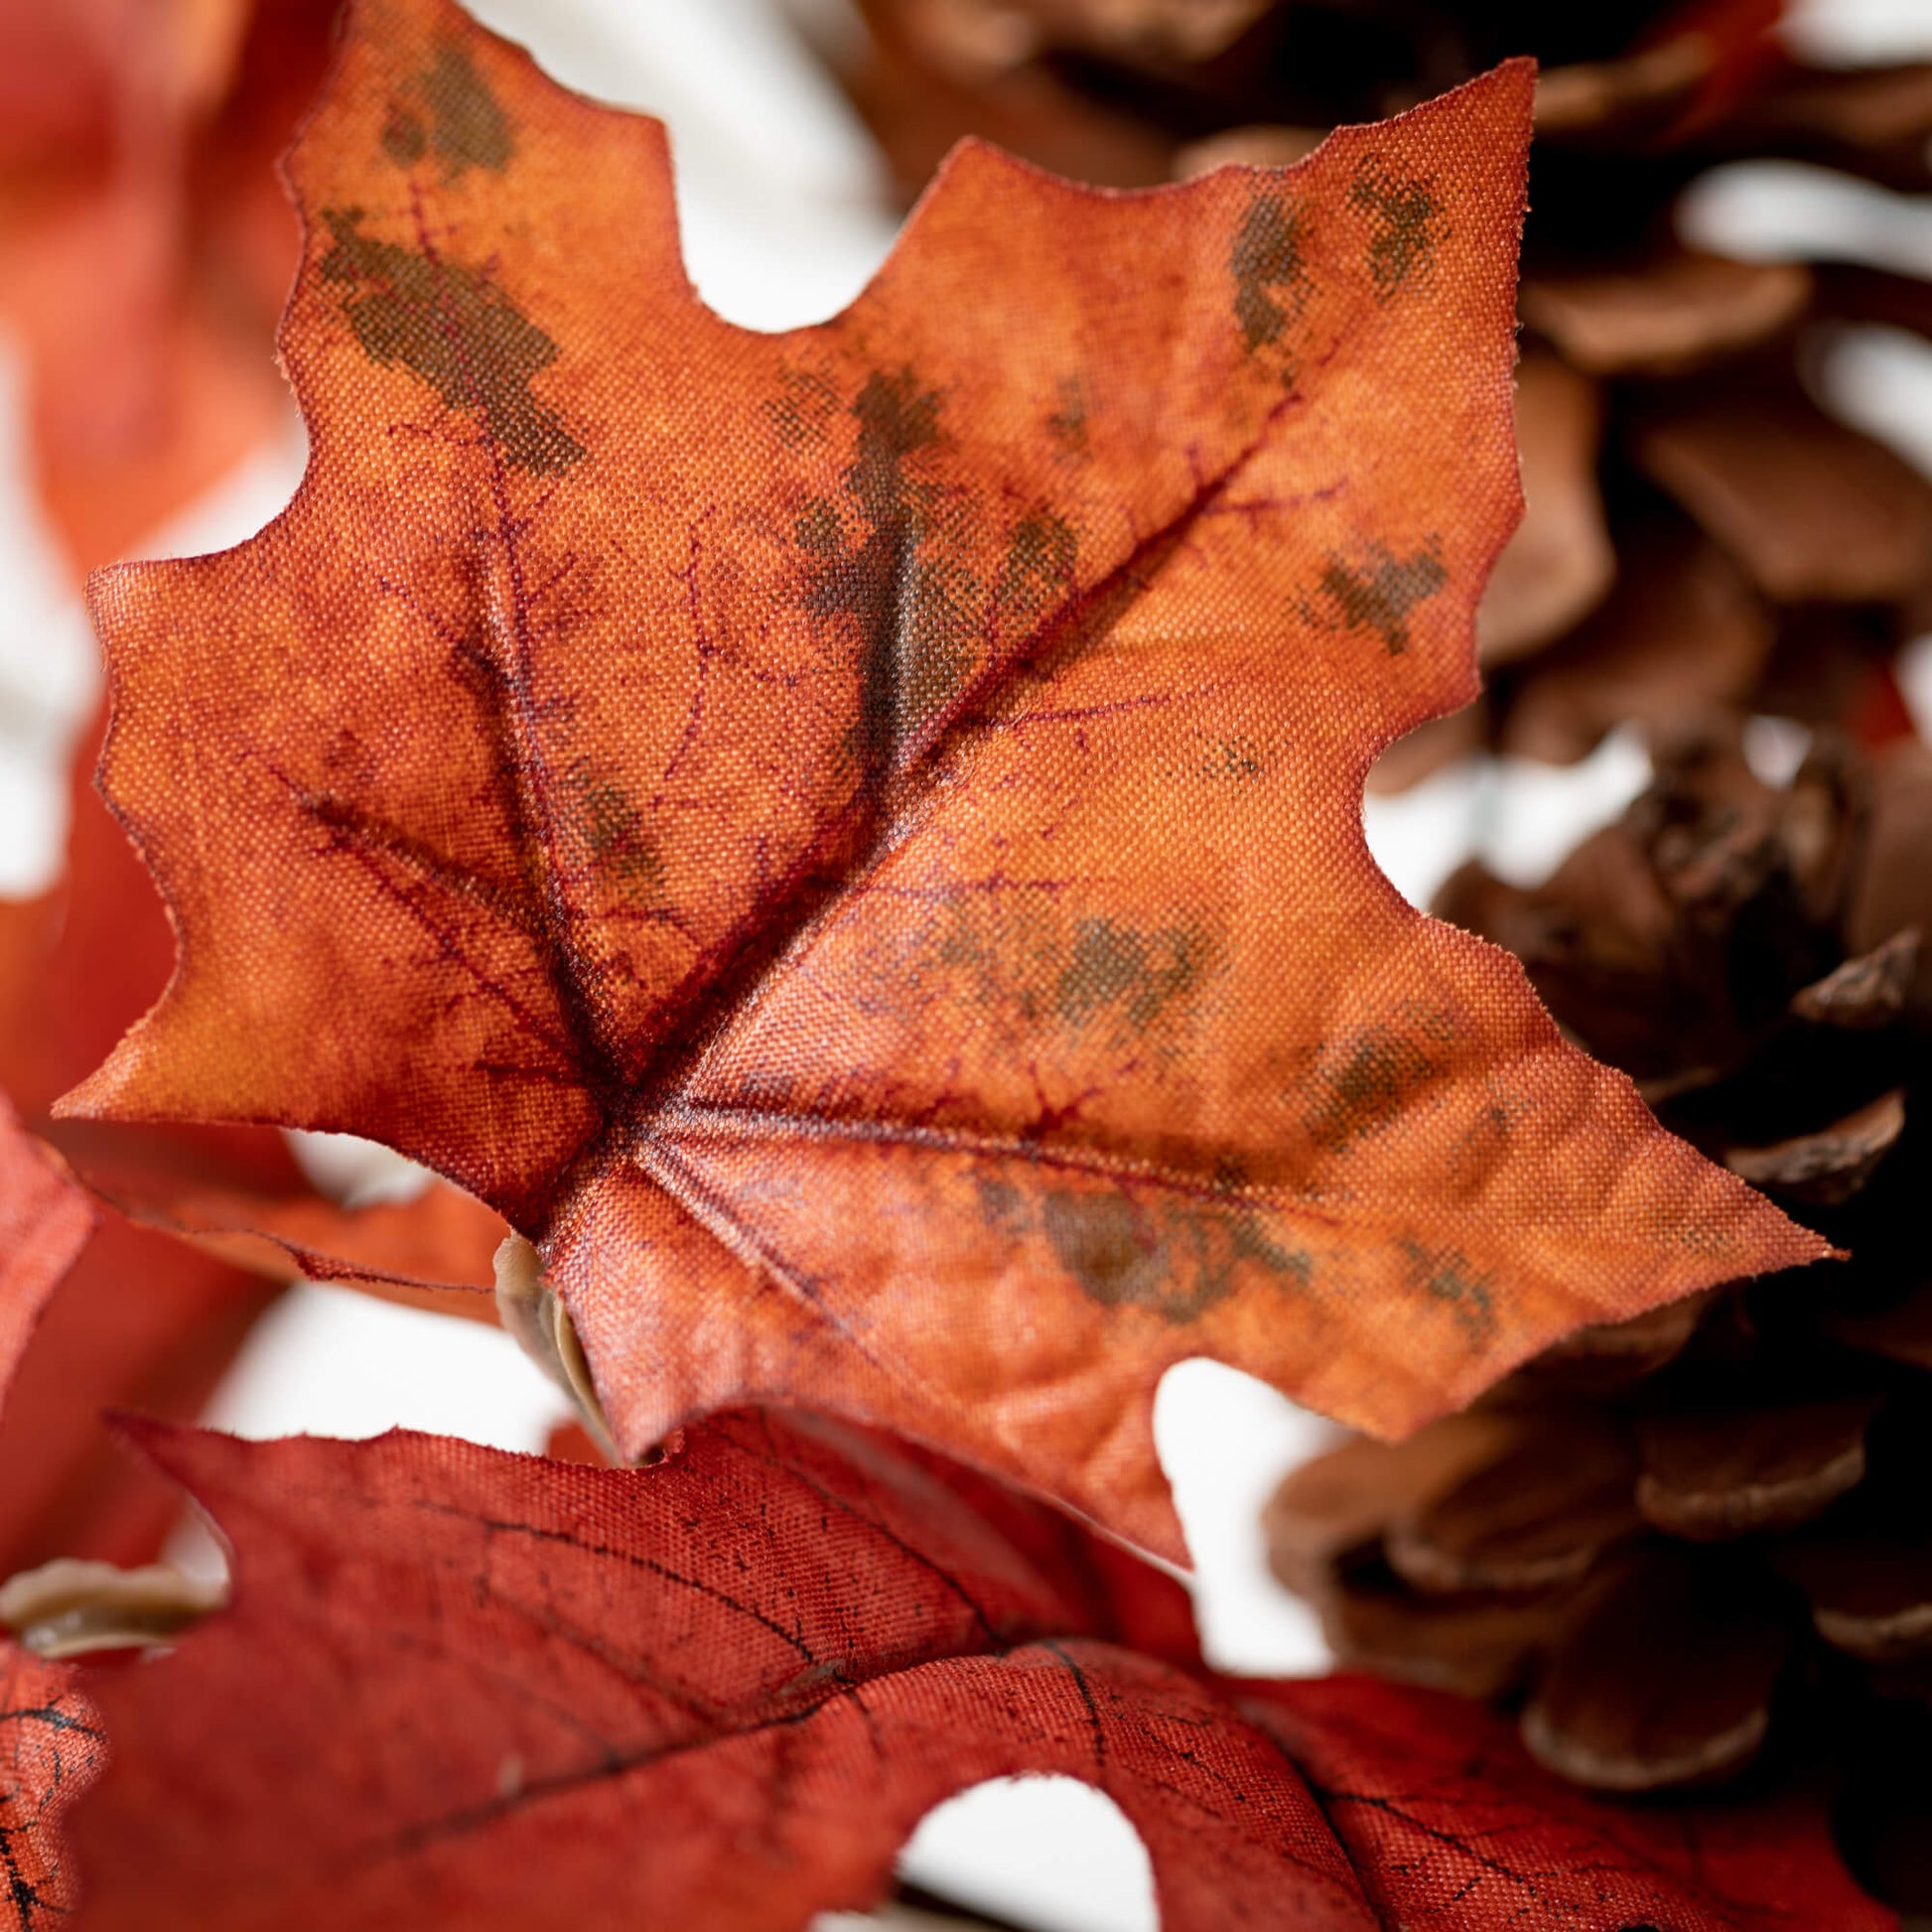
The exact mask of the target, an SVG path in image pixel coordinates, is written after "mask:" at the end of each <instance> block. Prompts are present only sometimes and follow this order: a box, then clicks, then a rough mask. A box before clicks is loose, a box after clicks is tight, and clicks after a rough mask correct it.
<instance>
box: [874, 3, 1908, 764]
mask: <svg viewBox="0 0 1932 1932" xmlns="http://www.w3.org/2000/svg"><path fill="white" fill-rule="evenodd" d="M860 4H861V10H862V12H863V13H864V15H865V17H866V20H867V22H868V25H869V28H870V34H869V37H868V38H867V40H866V41H865V42H864V43H863V44H861V45H858V46H856V47H853V48H851V49H848V50H846V52H845V54H844V56H843V58H842V59H841V61H840V67H841V71H842V76H843V78H844V79H845V81H846V84H847V86H848V88H849V90H850V92H851V94H852V96H853V98H854V100H855V101H856V102H857V104H858V105H859V107H860V109H861V111H862V112H863V113H864V114H865V116H866V118H867V119H868V121H869V122H870V124H871V125H872V128H873V130H874V132H875V133H876V134H877V135H878V136H879V138H880V140H881V142H882V144H883V145H884V147H885V149H886V152H887V154H888V157H889V159H890V161H891V163H892V166H893V168H894V170H895V173H896V176H897V181H898V183H899V186H900V189H901V191H902V192H903V193H904V194H906V195H907V196H908V197H909V196H910V195H912V194H913V193H915V192H916V191H917V190H918V189H919V188H920V187H922V186H923V185H924V183H925V181H926V179H927V177H928V176H929V174H930V173H931V171H932V169H933V168H934V167H936V166H937V164H938V162H939V160H940V158H941V156H942V155H943V154H944V153H945V151H946V149H947V148H948V147H949V146H950V145H951V144H952V142H953V141H954V140H956V139H957V138H959V137H960V136H961V135H964V134H969V133H977V134H982V135H985V136H987V137H989V138H991V139H994V140H997V141H999V142H1000V143H1001V144H1002V145H1003V146H1005V147H1008V148H1010V149H1013V150H1014V151H1016V152H1018V153H1020V154H1023V155H1026V156H1028V157H1029V158H1030V159H1033V160H1035V161H1037V162H1039V163H1041V164H1042V165H1044V166H1047V167H1050V168H1053V169H1056V170H1057V171H1059V172H1061V173H1063V174H1068V175H1072V176H1074V177H1076V178H1083V179H1086V180H1090V181H1095V182H1101V183H1106V184H1110V185H1115V186H1135V185H1142V184H1147V183H1152V182H1158V181H1163V180H1167V179H1170V178H1172V177H1174V176H1178V175H1187V174H1191V173H1195V172H1198V171H1199V170H1201V169H1203V168H1206V167H1211V166H1215V165H1218V164H1219V163H1221V162H1225V161H1258V162H1284V161H1290V160H1294V159H1297V158H1299V157H1300V155H1301V154H1303V153H1305V152H1307V150H1308V149H1309V148H1311V146H1312V145H1313V144H1314V142H1315V141H1316V140H1317V139H1318V138H1319V135H1320V134H1321V133H1322V132H1323V131H1325V130H1326V129H1327V128H1329V127H1331V126H1333V125H1335V124H1336V123H1337V122H1340V121H1351V120H1365V119H1371V118H1374V117H1376V116H1378V115H1384V114H1389V113H1392V112H1395V111H1398V110H1399V109H1401V108H1404V107H1407V106H1409V105H1411V104H1412V103H1414V102H1415V101H1417V100H1420V99H1422V98H1424V97H1425V96H1427V95H1429V94H1432V93H1436V92H1440V91H1441V90H1442V89H1444V88H1445V87H1449V86H1451V85H1453V84H1455V83H1456V82H1457V81H1460V80H1463V79H1466V78H1467V77H1468V76H1469V75H1471V74H1473V73H1476V72H1479V71H1480V70H1481V69H1484V68H1486V67H1488V66H1491V65H1493V64H1494V63H1495V62H1496V61H1498V60H1501V59H1503V58H1505V57H1507V56H1509V55H1514V54H1525V53H1527V54H1534V55H1535V56H1537V58H1538V59H1539V60H1540V61H1541V62H1542V63H1543V65H1544V73H1543V76H1542V79H1541V81H1540V83H1539V87H1538V94H1537V140H1536V145H1535V151H1534V154H1533V157H1532V165H1531V185H1530V214H1529V225H1528V230H1527V232H1526V234H1525V237H1524V252H1523V285H1522V296H1521V316H1522V321H1523V326H1524V356H1523V364H1522V371H1521V378H1520V382H1519V391H1518V439H1519V443H1520V445H1521V448H1522V454H1523V469H1524V483H1525V490H1526V494H1527V497H1528V502H1529V508H1528V513H1527V515H1526V517H1525V521H1524V524H1523V527H1522V529H1521V530H1520V531H1519V533H1518V535H1517V537H1516V540H1515V542H1514V543H1513V544H1512V546H1511V547H1510V549H1509V550H1508V551H1507V552H1506V553H1505V555H1504V557H1503V560H1502V562H1501V564H1500V565H1499V567H1498V570H1497V573H1496V577H1495V579H1494V581H1493V583H1492V585H1491V588H1490V592H1489V595H1488V597H1487V600H1486V601H1485V604H1484V607H1483V611H1482V617H1481V621H1480V625H1479V631H1480V642H1481V647H1482V654H1483V658H1484V662H1485V665H1486V666H1487V668H1488V670H1489V672H1490V677H1491V689H1490V691H1489V693H1488V695H1487V697H1486V698H1485V699H1484V700H1483V701H1482V702H1481V703H1480V704H1479V705H1478V706H1476V707H1472V708H1471V709H1470V710H1469V711H1467V712H1464V713H1462V714H1460V715H1459V716H1458V717H1456V718H1454V719H1450V720H1445V721H1442V722H1441V723H1439V724H1437V725H1435V726H1431V727H1427V728H1425V730H1424V731H1423V732H1420V733H1418V734H1416V735H1415V737H1413V738H1411V739H1410V740H1408V741H1406V742H1405V744H1404V745H1403V746H1401V747H1398V748H1397V750H1396V751H1395V752H1394V753H1393V754H1392V755H1391V756H1390V758H1389V759H1385V760H1384V762H1383V764H1382V766H1381V767H1380V768H1379V770H1378V773H1377V778H1376V782H1377V783H1378V784H1379V785H1381V786H1383V787H1385V788H1386V787H1388V786H1391V785H1396V784H1401V783H1405V782H1408V781H1409V780H1411V779H1413V778H1415V777H1417V776H1420V775H1422V773H1423V772H1424V771H1426V770H1427V769H1429V768H1431V767H1432V766H1433V765H1434V764H1435V763H1437V762H1440V761H1441V760H1442V759H1446V758H1448V757H1450V756H1452V755H1454V754H1455V753H1457V752H1460V751H1463V750H1467V749H1472V748H1474V747H1476V746H1478V745H1482V744H1487V745H1489V746H1491V747H1493V748H1497V749H1501V750H1505V751H1510V752H1515V753H1520V754H1522V755H1524V756H1528V757H1533V758H1538V759H1548V760H1552V761H1557V762H1565V761H1569V760H1571V759H1577V758H1580V757H1582V756H1584V755H1585V754H1586V753H1587V752H1588V751H1589V750H1590V749H1591V748H1592V747H1593V746H1594V745H1595V744H1596V743H1597V741H1598V740H1599V739H1600V738H1601V737H1602V736H1603V734H1604V733H1605V732H1606V731H1608V730H1609V729H1610V728H1612V727H1613V726H1614V725H1616V724H1618V723H1620V722H1622V721H1624V720H1626V719H1635V720H1639V721H1642V722H1646V723H1649V722H1655V721H1664V720H1668V719H1669V718H1671V717H1672V716H1674V715H1678V714H1681V713H1682V712H1683V711H1684V709H1685V708H1686V707H1690V706H1700V705H1709V704H1736V705H1738V706H1740V707H1741V708H1743V709H1747V710H1753V711H1759V712H1773V713H1781V714H1784V715H1787V716H1791V717H1794V718H1797V719H1800V720H1802V721H1804V722H1806V723H1811V724H1817V723H1839V724H1843V725H1847V726H1849V727H1850V728H1851V729H1852V730H1853V731H1855V732H1857V733H1860V734H1861V735H1864V736H1868V737H1871V738H1874V739H1882V738H1883V737H1884V736H1886V735H1887V733H1888V732H1890V731H1893V730H1896V729H1898V728H1900V727H1901V726H1902V723H1903V714H1902V711H1901V710H1900V708H1899V705H1898V700H1897V694H1896V689H1895V687H1894V686H1893V685H1892V683H1891V681H1890V676H1889V671H1888V669H1887V665H1888V660H1889V658H1890V655H1891V653H1892V651H1893V650H1894V649H1895V648H1896V647H1897V645H1898V644H1899V643H1900V642H1902V641H1905V640H1907V639H1909V638H1910V637H1911V636H1913V635H1915V634H1917V632H1918V631H1920V630H1923V629H1924V628H1926V627H1927V626H1928V624H1932V485H1929V484H1928V483H1927V481H1926V480H1925V479H1924V478H1922V477H1921V476H1920V475H1919V474H1918V473H1917V472H1916V471H1914V470H1913V469H1912V468H1911V467H1910V466H1908V465H1907V464H1906V463H1904V462H1903V461H1902V460H1901V459H1900V458H1899V457H1897V456H1896V455H1895V454H1893V452H1892V451H1890V450H1889V449H1887V448H1885V447H1883V446H1881V445H1879V444H1877V443H1875V442H1873V441H1872V440H1871V439H1869V438H1867V437H1865V436H1863V435H1862V434H1861V433H1859V432H1858V431H1856V430H1854V429H1852V428H1849V427H1848V426H1846V425H1844V424H1842V423H1840V422H1838V421H1837V420H1835V419H1834V418H1833V417H1831V416H1829V415H1827V414H1826V413H1825V412H1824V411H1823V410H1822V409H1821V408H1820V407H1819V406H1818V404H1817V403H1816V402H1815V401H1814V400H1813V397H1812V394H1811V391H1810V388H1809V387H1808V380H1809V378H1810V377H1811V376H1812V375H1813V374H1814V373H1815V370H1814V364H1815V363H1816V362H1817V360H1818V350H1819V348H1820V346H1821V344H1822V343H1823V342H1824V341H1825V340H1827V336H1828V331H1829V329H1830V327H1831V326H1832V325H1835V324H1840V323H1847V322H1879V323H1884V324H1888V325H1892V326H1896V327H1902V328H1906V329H1911V330H1915V331H1917V332H1918V333H1920V334H1923V335H1932V286H1928V285H1927V284H1925V283H1923V282H1919V281H1915V280H1912V279H1910V278H1908V277H1901V276H1893V275H1889V274H1883V273H1880V272H1877V271H1874V270H1868V269H1851V268H1846V267H1842V266H1824V265H1818V266H1813V265H1807V264H1804V263H1798V262H1779V263H1768V262H1754V263H1753V262H1740V261H1731V260H1724V259H1720V258H1717V257H1715V256H1711V255H1708V254H1701V253H1697V252H1694V251H1691V250H1689V249H1687V248H1686V247H1684V246H1683V245H1681V244H1680V243H1679V242H1678V241H1677V239H1676V238H1675V236H1674V233H1673V228H1672V209H1673V207H1674V205H1675V204H1676V202H1677V200H1678V198H1679V196H1680V194H1681V193H1682V191H1683V190H1684V189H1685V187H1686V186H1687V185H1688V184H1689V183H1690V182H1691V181H1693V180H1694V179H1695V178H1696V177H1697V176H1699V175H1700V174H1702V173H1704V172H1705V171H1706V170H1707V169H1709V168H1710V167H1711V166H1713V165H1714V164H1716V163H1719V162H1724V161H1734V160H1739V159H1747V158H1752V157H1782V158H1793V159H1798V160H1804V161H1812V162H1818V163H1823V164H1825V165H1827V166H1830V167H1834V168H1839V169H1842V170H1845V171H1847V172H1849V173H1851V174H1854V175H1859V176H1863V177H1864V178H1866V179H1868V180H1871V181H1875V182H1878V183H1881V184H1883V185H1884V186H1886V187H1889V188H1893V189H1898V190H1903V191H1907V192H1917V191H1923V190H1926V189H1928V188H1932V149H1929V148H1928V137H1932V65H1925V66H1917V67H1896V68H1886V69H1863V70H1849V71H1841V70H1822V69H1807V68H1805V67H1803V66H1800V65H1797V64H1796V63H1794V62H1793V61H1791V60H1790V59H1789V58H1788V57H1786V56H1785V55H1784V53H1783V52H1782V51H1781V49H1780V47H1779V44H1778V43H1777V42H1776V40H1775V39H1774V38H1773V35H1772V32H1771V29H1772V28H1773V26H1774V24H1775V20H1776V16H1777V14H1778V12H1779V7H1778V5H1777V3H1776V0H1716V4H1712V3H1710V0H1707V3H1706V4H1702V5H1696V6H1691V7H1688V8H1687V7H1685V6H1683V5H1681V4H1679V5H1671V6H1666V5H1661V4H1658V0H1583V4H1579V5H1574V6H1567V7H1547V6H1539V5H1532V4H1529V0H1503V3H1502V4H1491V5H1485V6H1476V5H1471V4H1466V3H1465V0H860Z"/></svg>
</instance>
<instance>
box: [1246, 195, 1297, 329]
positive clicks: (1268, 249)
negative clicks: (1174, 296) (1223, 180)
mask: <svg viewBox="0 0 1932 1932" xmlns="http://www.w3.org/2000/svg"><path fill="white" fill-rule="evenodd" d="M1228 272H1229V273H1230V274H1231V275H1232V276H1233V277H1234V319H1235V320H1236V321H1237V322H1238V323H1239V324H1240V325H1241V336H1242V340H1243V341H1244V342H1246V344H1247V345H1248V346H1249V348H1251V349H1257V348H1262V347H1265V346H1266V345H1268V344H1270V343H1275V342H1279V341H1280V340H1281V338H1282V336H1283V334H1284V333H1285V332H1286V331H1287V329H1288V327H1289V325H1290V324H1291V323H1292V322H1294V321H1295V320H1296V319H1297V318H1298V317H1299V316H1300V315H1301V313H1302V310H1303V307H1304V305H1305V304H1306V303H1307V301H1308V294H1309V272H1308V268H1307V266H1306V264H1305V262H1304V259H1303V242H1302V223H1301V217H1300V216H1299V215H1298V214H1297V212H1296V210H1295V209H1294V208H1293V207H1290V206H1288V205H1287V204H1286V203H1284V202H1282V201H1281V200H1279V199H1278V198H1277V197H1276V196H1274V195H1269V194H1261V195H1257V196H1256V197H1255V199H1254V201H1253V202H1252V203H1251V204H1250V205H1249V207H1248V212H1247V215H1246V216H1245V218H1244V219H1243V220H1242V223H1241V226H1240V227H1239V228H1238V229H1237V230H1236V231H1235V236H1234V246H1233V247H1232V249H1231V250H1230V251H1229V254H1228Z"/></svg>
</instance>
